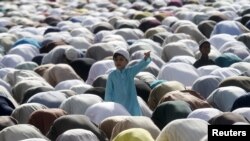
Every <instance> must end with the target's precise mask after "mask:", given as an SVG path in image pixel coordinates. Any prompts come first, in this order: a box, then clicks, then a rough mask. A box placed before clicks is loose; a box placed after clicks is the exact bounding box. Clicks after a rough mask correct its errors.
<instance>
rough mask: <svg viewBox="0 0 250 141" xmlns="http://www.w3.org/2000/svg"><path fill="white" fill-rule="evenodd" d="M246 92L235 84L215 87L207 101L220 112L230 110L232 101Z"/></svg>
mask: <svg viewBox="0 0 250 141" xmlns="http://www.w3.org/2000/svg"><path fill="white" fill-rule="evenodd" d="M246 94H247V92H246V91H245V90H244V89H242V88H240V87H236V86H226V87H220V88H217V89H215V90H214V91H213V92H212V93H211V94H210V95H209V96H208V97H207V102H208V103H209V104H211V105H212V106H213V107H215V108H218V109H219V110H221V111H222V112H228V111H231V108H232V106H233V103H234V101H235V100H236V99H237V98H238V97H240V96H242V95H246Z"/></svg>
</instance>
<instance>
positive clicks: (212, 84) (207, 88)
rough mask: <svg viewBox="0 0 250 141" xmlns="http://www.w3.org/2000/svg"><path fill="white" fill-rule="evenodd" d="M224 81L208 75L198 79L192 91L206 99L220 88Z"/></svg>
mask: <svg viewBox="0 0 250 141" xmlns="http://www.w3.org/2000/svg"><path fill="white" fill-rule="evenodd" d="M221 81H222V79H221V78H220V77H219V76H213V75H206V76H201V77H199V78H198V79H196V80H195V81H194V83H193V85H192V90H194V91H196V92H198V93H200V95H201V96H203V97H204V98H205V99H206V98H207V97H208V96H209V95H210V93H211V92H213V91H214V90H215V89H217V88H218V87H219V84H220V82H221Z"/></svg>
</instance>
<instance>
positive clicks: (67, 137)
mask: <svg viewBox="0 0 250 141" xmlns="http://www.w3.org/2000/svg"><path fill="white" fill-rule="evenodd" d="M56 141H99V139H98V138H97V136H96V135H95V134H94V133H93V132H91V131H90V130H85V129H69V130H67V131H65V132H63V133H62V134H61V135H59V136H58V137H57V138H56Z"/></svg>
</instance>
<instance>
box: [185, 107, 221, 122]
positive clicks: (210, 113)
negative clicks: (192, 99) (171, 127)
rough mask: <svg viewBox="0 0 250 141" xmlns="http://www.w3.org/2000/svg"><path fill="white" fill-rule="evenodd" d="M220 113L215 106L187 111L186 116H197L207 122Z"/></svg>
mask: <svg viewBox="0 0 250 141" xmlns="http://www.w3.org/2000/svg"><path fill="white" fill-rule="evenodd" d="M222 113H223V112H222V111H220V110H218V109H216V108H200V109H195V110H194V111H192V112H191V113H189V115H188V116H187V118H199V119H202V120H205V121H207V122H208V121H209V120H210V119H211V118H213V117H215V116H217V115H219V114H222Z"/></svg>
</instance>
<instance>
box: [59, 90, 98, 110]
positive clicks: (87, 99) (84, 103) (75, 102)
mask: <svg viewBox="0 0 250 141" xmlns="http://www.w3.org/2000/svg"><path fill="white" fill-rule="evenodd" d="M102 101H103V99H102V98H101V97H99V96H97V95H93V94H79V95H74V96H71V97H69V98H68V99H66V100H64V101H63V102H62V103H61V105H60V107H59V108H61V109H63V110H64V111H66V112H67V113H68V114H82V115H84V113H85V111H86V109H87V108H88V107H90V106H92V105H93V104H96V103H100V102H102Z"/></svg>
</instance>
